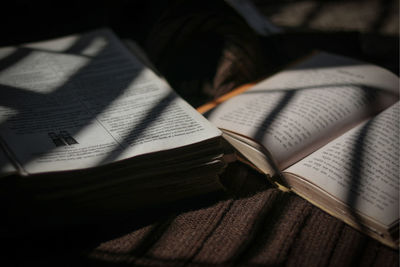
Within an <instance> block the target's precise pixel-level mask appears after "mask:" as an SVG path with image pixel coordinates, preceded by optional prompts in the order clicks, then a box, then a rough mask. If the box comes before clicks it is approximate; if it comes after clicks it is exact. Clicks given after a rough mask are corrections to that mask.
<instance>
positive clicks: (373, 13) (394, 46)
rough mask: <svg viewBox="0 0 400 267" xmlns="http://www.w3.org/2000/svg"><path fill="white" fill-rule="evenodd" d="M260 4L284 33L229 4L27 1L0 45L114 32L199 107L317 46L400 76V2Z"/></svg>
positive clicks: (15, 5) (4, 28)
mask: <svg viewBox="0 0 400 267" xmlns="http://www.w3.org/2000/svg"><path fill="white" fill-rule="evenodd" d="M253 3H254V4H255V6H257V8H258V9H259V11H260V12H261V13H262V14H264V15H265V16H267V17H268V18H269V19H270V21H272V22H273V23H275V25H277V26H279V27H281V28H282V29H283V30H284V34H281V35H278V36H272V37H271V36H269V37H261V36H257V35H256V34H255V33H254V32H253V31H252V30H251V29H250V28H249V27H248V26H247V25H246V23H245V22H244V20H243V19H242V18H241V17H240V16H239V15H238V14H237V13H236V12H235V11H234V10H233V9H232V8H230V6H228V5H227V4H226V3H225V2H224V1H179V0H174V1H137V0H136V1H128V0H126V1H124V0H114V1H75V0H74V1H57V2H50V1H25V0H20V1H10V2H9V3H8V6H7V7H6V8H3V9H2V11H1V16H0V27H1V28H0V30H1V36H2V37H1V39H0V46H6V45H16V44H20V43H24V42H32V41H38V40H44V39H50V38H54V37H59V36H63V35H67V34H73V33H78V32H84V31H89V30H91V29H95V28H98V27H110V28H112V29H113V30H114V31H115V32H116V33H117V35H118V36H120V37H121V38H124V39H133V40H135V41H136V42H138V43H139V44H140V45H141V46H142V47H143V48H144V49H145V51H146V52H147V54H148V55H149V57H150V59H151V60H152V61H153V62H154V63H155V65H156V67H157V68H158V69H159V70H160V71H161V73H162V74H164V75H165V77H166V78H167V80H168V81H169V82H170V83H171V85H172V86H173V88H174V89H175V90H177V91H178V92H179V93H180V94H181V95H182V96H183V97H184V98H186V99H187V100H188V101H189V102H190V103H192V104H193V105H194V106H198V105H200V104H202V103H204V102H206V101H208V100H210V99H212V98H214V97H216V96H219V95H221V94H223V93H225V92H227V91H229V90H231V89H233V88H234V87H236V86H238V85H240V84H243V83H246V82H250V81H253V80H255V79H257V78H260V77H263V76H265V75H267V74H270V73H271V72H273V71H276V70H277V69H279V68H280V67H281V66H283V65H285V64H286V63H287V62H289V61H290V60H292V59H294V58H296V57H299V56H301V55H303V54H305V53H307V52H308V51H310V50H312V49H322V50H327V51H330V52H334V53H339V54H344V55H348V56H352V57H356V58H360V59H363V60H367V61H370V62H373V63H377V64H379V65H381V66H384V67H386V68H389V69H390V70H392V71H393V72H395V73H397V74H398V72H399V62H398V60H399V54H398V53H399V49H398V48H399V46H398V44H399V43H398V33H399V23H398V1H396V0H350V1H344V0H336V1H333V0H309V1H305V0H304V1H303V0H301V1H288V0H284V1H268V0H264V1H262V0H256V1H253ZM227 53H230V54H233V55H234V56H233V57H232V55H230V56H227V55H226V54H227ZM227 61H228V62H227Z"/></svg>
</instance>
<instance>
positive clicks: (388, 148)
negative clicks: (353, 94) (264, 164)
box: [285, 102, 400, 225]
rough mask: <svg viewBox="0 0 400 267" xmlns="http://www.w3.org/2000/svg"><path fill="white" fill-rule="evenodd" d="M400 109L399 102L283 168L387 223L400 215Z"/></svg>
mask: <svg viewBox="0 0 400 267" xmlns="http://www.w3.org/2000/svg"><path fill="white" fill-rule="evenodd" d="M399 114H400V103H399V102H397V103H396V104H394V105H393V106H391V107H390V108H388V109H387V110H385V111H383V112H382V113H380V114H379V115H378V116H376V117H374V118H373V119H371V120H368V121H367V122H365V123H363V124H361V125H359V126H357V127H356V128H354V129H352V130H351V131H349V132H347V133H345V134H343V135H342V136H340V137H339V138H337V139H335V140H334V141H332V142H331V143H329V144H327V145H326V146H324V147H322V148H321V149H319V150H317V151H316V152H314V153H312V154H311V155H309V156H308V157H306V158H305V159H303V160H301V161H300V162H298V163H296V164H294V165H293V166H291V167H289V168H288V169H286V170H285V172H287V173H293V174H295V175H298V176H301V177H303V178H302V179H305V180H307V181H309V182H311V183H312V184H314V185H316V186H318V187H319V188H321V189H322V190H324V191H326V192H328V193H329V194H331V195H333V196H334V197H335V198H337V199H339V200H340V201H342V202H344V203H345V204H347V205H349V206H350V207H352V208H355V209H356V210H358V211H359V212H361V213H363V214H365V215H367V216H369V217H371V218H374V219H377V220H378V221H379V222H381V223H383V224H385V225H390V224H391V223H393V222H394V221H395V220H397V219H399V178H400V177H399V175H400V169H399V163H400V162H399V153H400V152H399V140H400V139H399V138H400V135H399V121H400V116H399Z"/></svg>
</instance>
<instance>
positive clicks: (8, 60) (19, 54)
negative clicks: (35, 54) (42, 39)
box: [0, 47, 32, 72]
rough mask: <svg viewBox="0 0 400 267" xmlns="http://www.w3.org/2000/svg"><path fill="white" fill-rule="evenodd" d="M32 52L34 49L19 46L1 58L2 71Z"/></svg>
mask: <svg viewBox="0 0 400 267" xmlns="http://www.w3.org/2000/svg"><path fill="white" fill-rule="evenodd" d="M31 52H32V49H30V48H26V47H18V48H17V49H16V50H15V51H14V52H12V53H11V54H9V55H7V56H6V57H4V58H2V59H0V72H2V71H3V70H5V69H7V68H9V67H11V66H12V65H14V64H15V63H17V62H19V61H21V60H22V59H24V58H25V57H27V56H28V55H29V54H30V53H31Z"/></svg>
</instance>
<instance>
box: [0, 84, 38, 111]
mask: <svg viewBox="0 0 400 267" xmlns="http://www.w3.org/2000/svg"><path fill="white" fill-rule="evenodd" d="M0 91H1V95H2V98H0V106H2V107H9V108H13V109H15V110H23V109H24V108H25V107H26V106H25V103H21V102H20V101H18V99H23V98H25V99H27V98H28V99H31V98H38V97H44V96H45V95H44V94H41V93H38V92H33V91H28V90H24V89H22V88H18V87H14V86H9V85H4V84H0ZM11 97H12V98H13V99H15V101H12V102H10V101H5V99H6V98H7V99H10V98H11Z"/></svg>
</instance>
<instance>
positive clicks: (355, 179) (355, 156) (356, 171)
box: [345, 119, 374, 232]
mask: <svg viewBox="0 0 400 267" xmlns="http://www.w3.org/2000/svg"><path fill="white" fill-rule="evenodd" d="M373 123H374V120H373V119H371V120H369V121H368V122H367V123H366V124H365V125H364V126H363V127H362V129H361V130H360V133H359V135H358V137H357V140H356V143H355V145H354V148H353V149H352V151H353V152H352V155H351V169H350V178H351V180H350V186H349V190H348V193H347V196H346V200H345V201H346V203H347V204H348V205H349V207H350V209H349V210H348V213H349V215H350V216H351V218H352V219H353V221H354V222H355V223H356V225H357V226H358V227H359V229H360V230H361V231H362V232H363V231H364V230H365V229H366V227H365V226H364V224H363V223H362V219H361V216H360V215H359V214H358V213H357V212H356V207H357V203H359V202H360V199H359V197H357V194H356V192H359V189H360V187H361V183H362V179H363V177H362V175H361V172H362V170H363V163H364V157H365V143H366V138H367V137H368V132H369V130H370V128H371V127H372V125H373Z"/></svg>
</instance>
